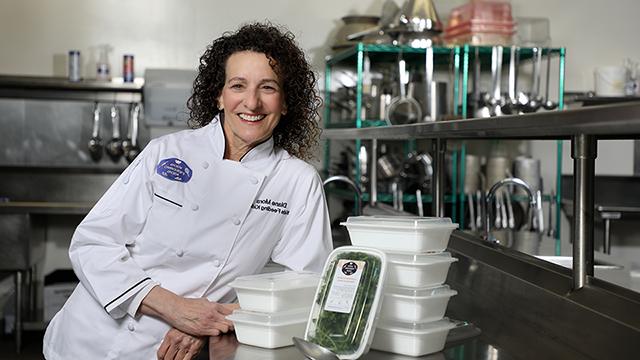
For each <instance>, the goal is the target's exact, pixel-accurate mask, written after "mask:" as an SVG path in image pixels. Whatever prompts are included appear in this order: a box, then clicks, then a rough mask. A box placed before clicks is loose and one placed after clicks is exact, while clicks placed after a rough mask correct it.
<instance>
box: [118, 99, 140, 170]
mask: <svg viewBox="0 0 640 360" xmlns="http://www.w3.org/2000/svg"><path fill="white" fill-rule="evenodd" d="M140 107H141V104H140V103H137V104H135V105H134V106H133V110H132V111H131V116H130V121H129V122H130V126H129V130H130V133H129V136H128V139H127V140H128V142H127V143H125V142H124V141H123V142H122V148H123V150H124V155H125V157H126V159H127V161H128V162H129V163H131V162H133V159H135V158H136V156H138V154H140V147H139V146H138V128H139V126H140Z"/></svg>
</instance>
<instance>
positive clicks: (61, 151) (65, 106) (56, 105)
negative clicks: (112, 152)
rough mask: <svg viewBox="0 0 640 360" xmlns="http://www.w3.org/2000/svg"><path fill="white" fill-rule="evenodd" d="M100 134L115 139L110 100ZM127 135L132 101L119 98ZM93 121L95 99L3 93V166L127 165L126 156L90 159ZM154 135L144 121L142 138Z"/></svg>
mask: <svg viewBox="0 0 640 360" xmlns="http://www.w3.org/2000/svg"><path fill="white" fill-rule="evenodd" d="M100 105H101V110H102V111H101V117H100V118H101V127H100V135H101V137H102V139H103V141H104V143H105V144H106V143H107V142H108V141H109V140H110V139H111V134H112V126H111V119H110V116H109V109H110V107H111V105H112V104H111V103H101V104H100ZM117 106H118V108H119V110H120V118H121V131H122V136H123V137H125V136H126V135H127V129H128V125H129V107H128V105H127V104H118V105H117ZM92 125H93V103H91V102H82V101H49V100H23V99H0V144H1V145H0V149H1V150H0V166H6V165H13V166H16V165H17V166H67V167H89V168H120V169H122V168H124V167H125V166H126V165H127V162H126V160H125V159H124V158H121V159H120V160H119V161H118V162H113V161H112V160H111V159H110V158H109V157H108V156H106V154H105V156H103V158H102V159H101V160H100V162H98V163H95V162H93V161H92V160H91V157H90V156H89V152H88V150H87V143H88V142H89V139H90V138H91V130H92ZM148 141H149V130H148V129H147V128H146V127H145V126H140V141H139V143H140V144H141V145H142V146H144V145H145V144H147V143H148Z"/></svg>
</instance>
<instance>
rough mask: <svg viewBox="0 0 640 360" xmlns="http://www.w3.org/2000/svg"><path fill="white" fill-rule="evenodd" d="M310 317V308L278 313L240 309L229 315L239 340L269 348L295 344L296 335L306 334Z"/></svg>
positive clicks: (228, 317)
mask: <svg viewBox="0 0 640 360" xmlns="http://www.w3.org/2000/svg"><path fill="white" fill-rule="evenodd" d="M308 318H309V309H308V308H307V309H295V310H290V311H283V312H278V313H261V312H255V311H246V310H242V309H238V310H235V311H234V312H233V314H231V315H229V316H227V319H229V320H231V321H233V326H234V328H235V332H236V337H237V338H238V341H239V342H241V343H243V344H247V345H253V346H260V347H263V348H268V349H273V348H278V347H282V346H289V345H293V340H292V338H293V337H294V336H295V337H302V336H304V331H305V328H306V325H307V319H308Z"/></svg>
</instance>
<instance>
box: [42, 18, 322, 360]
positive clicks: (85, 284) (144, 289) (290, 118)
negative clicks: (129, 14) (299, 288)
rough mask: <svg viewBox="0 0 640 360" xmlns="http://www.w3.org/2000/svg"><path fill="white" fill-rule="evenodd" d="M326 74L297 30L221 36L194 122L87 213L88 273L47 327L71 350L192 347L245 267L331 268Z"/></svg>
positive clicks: (50, 343)
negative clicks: (319, 156) (321, 143)
mask: <svg viewBox="0 0 640 360" xmlns="http://www.w3.org/2000/svg"><path fill="white" fill-rule="evenodd" d="M315 85H316V79H315V77H314V75H313V72H311V70H310V67H309V65H308V64H307V62H306V61H305V58H304V54H303V53H302V51H301V50H300V49H299V48H298V47H297V46H296V44H295V43H294V42H293V35H292V34H291V33H290V32H286V31H282V30H281V29H279V28H277V27H275V26H272V25H269V24H266V25H265V24H250V25H246V26H243V27H242V28H240V30H238V31H237V32H235V33H226V34H224V35H223V36H222V37H221V38H219V39H216V40H214V41H213V43H212V45H211V46H210V47H209V48H208V49H207V51H206V52H205V54H204V55H203V56H202V58H201V59H200V68H199V75H198V77H197V78H196V81H195V83H194V92H193V96H192V97H191V98H190V100H189V107H190V110H191V116H192V119H191V124H192V126H193V127H194V129H192V130H185V131H180V132H177V133H174V134H170V135H167V136H163V137H160V138H157V139H154V140H152V141H151V142H150V143H149V144H148V145H147V146H146V147H145V149H144V150H143V151H142V153H141V154H140V155H139V156H138V157H137V158H136V159H135V161H134V162H133V163H132V164H131V165H130V166H129V167H128V168H127V169H126V170H125V171H124V172H123V174H122V175H121V176H120V177H119V178H118V179H117V180H116V182H115V183H114V184H113V185H112V186H111V187H110V188H109V190H108V191H107V193H106V194H105V195H104V196H103V197H102V198H101V199H100V201H98V203H97V204H96V206H95V207H94V208H93V209H92V210H91V212H90V213H89V214H88V215H87V217H86V218H85V219H84V220H83V221H82V223H80V225H79V226H78V228H77V229H76V231H75V233H74V235H73V238H72V240H71V246H70V248H69V257H70V259H71V263H72V265H73V268H74V271H75V273H76V274H77V275H78V277H79V278H80V285H78V287H77V288H76V289H75V290H74V293H73V294H72V295H71V297H70V298H69V301H68V302H67V303H66V304H65V305H64V307H63V308H62V310H61V311H60V312H59V313H58V314H56V316H55V317H54V319H53V320H52V321H51V324H50V325H49V327H48V328H47V332H46V334H45V339H44V355H45V358H46V359H48V360H62V359H152V358H158V359H165V360H170V359H181V360H188V359H192V358H193V357H194V356H195V354H196V353H197V352H198V351H199V350H200V348H201V347H202V345H203V343H204V341H205V339H206V337H207V336H218V335H220V334H222V333H226V332H229V331H231V330H232V329H233V324H232V323H231V322H230V321H229V320H227V319H226V316H227V315H229V314H230V313H231V312H232V311H233V310H234V309H236V308H237V307H238V305H237V304H234V301H235V293H234V292H233V290H232V289H231V288H230V287H229V286H228V284H229V283H230V282H231V281H233V280H234V279H235V278H237V277H238V276H243V275H250V274H256V273H259V272H260V271H262V269H263V268H264V266H265V265H266V264H267V263H268V262H269V261H273V262H275V263H278V264H281V265H283V266H285V267H286V268H288V269H290V270H296V271H316V272H319V271H320V270H321V269H322V266H323V264H324V261H325V260H326V258H327V256H328V254H329V252H330V250H331V229H330V226H329V216H328V212H327V207H326V203H325V198H324V192H323V187H322V180H321V179H320V176H319V175H318V173H317V171H316V170H315V169H314V168H313V166H311V165H310V164H307V163H305V162H304V161H303V160H302V159H307V158H308V157H309V156H310V154H311V149H312V147H313V145H314V144H316V143H317V141H318V135H319V127H318V113H317V110H318V106H319V104H320V100H319V98H318V96H317V95H316V89H315Z"/></svg>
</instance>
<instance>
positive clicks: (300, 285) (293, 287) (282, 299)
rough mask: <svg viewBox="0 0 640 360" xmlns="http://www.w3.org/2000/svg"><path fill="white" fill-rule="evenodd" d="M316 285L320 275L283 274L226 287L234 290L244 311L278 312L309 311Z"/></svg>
mask: <svg viewBox="0 0 640 360" xmlns="http://www.w3.org/2000/svg"><path fill="white" fill-rule="evenodd" d="M319 281H320V275H318V274H316V273H312V272H306V271H284V272H277V273H268V274H259V275H249V276H240V277H238V278H236V279H235V280H234V281H232V282H231V283H230V284H229V286H231V287H232V288H234V289H235V291H236V294H237V295H238V302H239V303H240V308H242V309H243V310H251V311H260V312H279V311H284V310H290V309H294V308H306V309H310V308H311V305H312V303H313V295H314V294H315V292H316V287H317V286H318V282H319ZM307 313H308V312H307Z"/></svg>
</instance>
